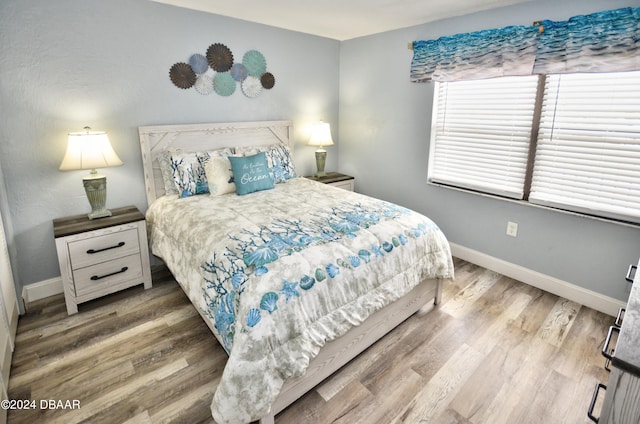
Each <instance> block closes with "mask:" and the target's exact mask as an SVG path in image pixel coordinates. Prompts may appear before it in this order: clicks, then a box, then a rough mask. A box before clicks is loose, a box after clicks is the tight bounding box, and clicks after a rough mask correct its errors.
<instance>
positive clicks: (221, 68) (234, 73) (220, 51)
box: [169, 43, 276, 98]
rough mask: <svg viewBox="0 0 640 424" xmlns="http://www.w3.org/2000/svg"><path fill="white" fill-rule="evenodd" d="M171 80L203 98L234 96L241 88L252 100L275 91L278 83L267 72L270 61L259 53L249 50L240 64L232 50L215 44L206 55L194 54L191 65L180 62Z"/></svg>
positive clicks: (175, 66) (174, 66)
mask: <svg viewBox="0 0 640 424" xmlns="http://www.w3.org/2000/svg"><path fill="white" fill-rule="evenodd" d="M169 79H170V80H171V82H173V84H174V85H175V86H176V87H178V88H180V89H183V90H187V89H190V88H194V89H195V91H197V92H198V93H200V94H203V95H207V94H211V93H214V92H215V93H216V94H218V95H220V96H224V97H227V96H231V95H232V94H233V93H235V91H236V89H237V86H238V85H240V91H242V93H243V94H244V95H245V96H246V97H249V98H254V97H258V96H259V95H260V94H261V93H262V92H263V91H264V90H270V89H272V88H273V87H274V85H275V83H276V79H275V77H274V76H273V74H272V73H271V72H267V60H266V59H265V57H264V55H263V54H262V53H260V52H259V51H257V50H249V51H247V52H246V53H244V55H242V61H241V62H236V61H235V56H234V55H233V52H232V51H231V49H229V47H227V46H226V45H224V44H222V43H214V44H211V45H210V46H209V47H208V48H207V51H206V52H205V54H201V53H194V54H192V55H191V57H189V60H188V61H187V62H177V63H175V64H174V65H173V66H172V67H171V69H169Z"/></svg>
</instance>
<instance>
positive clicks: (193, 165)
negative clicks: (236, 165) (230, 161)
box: [169, 148, 231, 197]
mask: <svg viewBox="0 0 640 424" xmlns="http://www.w3.org/2000/svg"><path fill="white" fill-rule="evenodd" d="M230 154H231V149H229V148H224V149H218V150H211V151H205V152H182V151H180V150H176V151H171V153H170V157H169V165H170V166H171V171H172V177H173V182H174V184H175V186H176V189H177V191H178V194H179V195H180V197H189V196H193V195H196V194H206V193H209V186H208V184H207V176H206V173H205V171H204V165H205V163H206V162H207V161H208V160H209V159H210V158H211V157H224V156H228V155H230Z"/></svg>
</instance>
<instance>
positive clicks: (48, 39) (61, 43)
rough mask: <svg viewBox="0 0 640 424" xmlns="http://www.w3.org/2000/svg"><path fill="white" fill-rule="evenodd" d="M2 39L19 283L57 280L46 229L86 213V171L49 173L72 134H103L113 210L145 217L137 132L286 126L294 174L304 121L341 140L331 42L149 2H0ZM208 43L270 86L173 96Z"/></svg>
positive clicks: (0, 135)
mask: <svg viewBox="0 0 640 424" xmlns="http://www.w3.org/2000/svg"><path fill="white" fill-rule="evenodd" d="M0 37H1V38H2V43H1V44H0V110H2V114H0V165H1V167H2V169H3V170H4V174H5V177H6V185H7V200H8V204H9V209H10V213H11V219H12V223H13V236H14V242H15V250H16V252H17V268H18V270H17V271H18V274H19V277H20V281H21V283H22V285H25V284H30V283H34V282H38V281H42V280H45V279H48V278H53V277H56V276H58V275H60V271H59V269H58V264H57V259H56V254H55V246H54V240H53V230H52V224H51V220H52V219H53V218H56V217H61V216H68V215H73V214H78V213H85V212H89V210H90V207H89V204H88V202H87V200H86V197H85V194H84V189H83V188H82V183H81V179H82V177H83V176H84V175H85V174H86V173H88V172H86V171H71V172H59V171H58V166H59V165H60V162H61V160H62V156H63V155H64V151H65V148H66V135H67V133H69V132H71V131H80V130H82V128H83V127H84V126H85V125H90V126H91V127H92V128H94V129H100V130H105V131H107V132H108V134H109V137H110V139H111V142H112V145H113V147H114V149H115V150H116V152H117V153H118V155H119V156H120V158H121V159H122V160H123V162H124V166H121V167H117V168H108V169H104V170H103V171H102V173H104V174H106V175H107V177H108V199H107V207H110V208H113V207H119V206H124V205H129V204H135V205H137V206H138V207H140V208H142V209H146V199H145V194H144V181H143V177H142V175H143V174H142V162H141V158H140V149H139V144H138V134H137V128H138V126H141V125H153V124H171V123H200V122H227V121H253V120H275V119H290V120H293V121H294V128H295V134H294V138H295V140H296V165H297V167H298V170H299V172H301V173H302V174H308V173H312V172H314V169H315V159H314V154H313V151H314V149H313V148H312V147H309V146H306V145H305V143H306V141H307V139H308V136H309V131H310V128H311V125H312V124H313V123H315V122H316V121H317V120H325V121H328V122H330V123H332V126H333V131H334V138H335V139H336V141H337V142H338V143H339V140H338V138H337V134H338V69H339V51H340V43H339V42H337V41H335V40H330V39H326V38H321V37H315V36H308V35H304V34H299V33H295V32H291V31H286V30H280V29H276V28H272V27H268V26H264V25H258V24H253V23H249V22H245V21H241V20H236V19H230V18H224V17H221V16H217V15H212V14H207V13H200V12H195V11H192V10H188V9H181V8H176V7H172V6H168V5H164V4H159V3H154V2H150V1H147V0H109V1H103V0H56V1H49V0H3V1H2V2H0ZM215 42H220V43H223V44H226V45H227V46H228V47H229V48H230V49H231V50H232V51H233V52H234V54H235V55H237V56H239V57H240V58H241V56H242V55H243V54H244V52H246V51H248V50H252V49H255V50H259V51H260V52H262V53H263V54H264V56H265V58H266V60H267V70H268V71H270V72H272V73H273V74H274V75H275V77H276V85H275V87H274V88H273V89H272V90H270V91H265V92H263V93H262V94H261V95H260V96H259V97H257V98H253V99H249V98H247V97H245V96H244V95H243V94H242V93H241V92H240V90H237V91H236V92H235V93H234V94H233V95H232V96H230V97H221V96H219V95H217V94H211V95H208V96H203V95H200V94H198V93H197V92H195V90H193V89H191V90H188V91H184V90H180V89H178V88H177V87H175V86H174V85H173V84H172V83H171V81H170V80H169V77H168V75H169V68H170V67H171V65H173V64H174V63H176V62H180V61H186V60H188V58H189V56H190V55H191V54H193V53H204V52H206V49H207V47H208V46H209V45H210V44H212V43H215ZM337 147H338V146H334V147H332V148H331V149H330V151H329V157H328V160H327V162H328V163H327V169H335V168H336V164H337V161H338V148H337ZM15 266H16V264H14V267H15Z"/></svg>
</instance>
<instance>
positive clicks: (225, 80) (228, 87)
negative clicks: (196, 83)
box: [213, 72, 236, 96]
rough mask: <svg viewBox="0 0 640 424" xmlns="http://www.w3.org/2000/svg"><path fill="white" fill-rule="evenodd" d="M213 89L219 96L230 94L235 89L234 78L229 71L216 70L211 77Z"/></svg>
mask: <svg viewBox="0 0 640 424" xmlns="http://www.w3.org/2000/svg"><path fill="white" fill-rule="evenodd" d="M213 89H214V90H215V92H216V93H218V94H219V95H221V96H230V95H232V94H233V93H234V91H236V80H234V79H233V77H232V76H231V74H230V73H229V72H218V73H217V74H216V76H215V77H213Z"/></svg>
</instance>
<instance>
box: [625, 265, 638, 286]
mask: <svg viewBox="0 0 640 424" xmlns="http://www.w3.org/2000/svg"><path fill="white" fill-rule="evenodd" d="M637 269H638V266H637V265H629V269H628V270H627V275H625V276H624V279H625V280H627V281H628V282H630V283H633V279H634V278H635V276H636V270H637ZM631 274H633V275H631Z"/></svg>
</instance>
